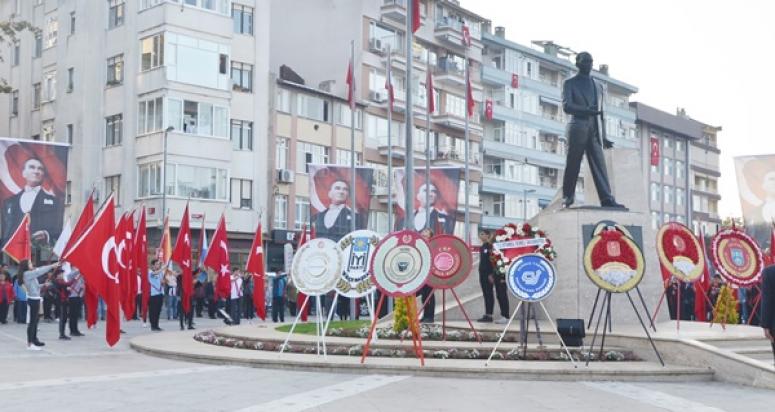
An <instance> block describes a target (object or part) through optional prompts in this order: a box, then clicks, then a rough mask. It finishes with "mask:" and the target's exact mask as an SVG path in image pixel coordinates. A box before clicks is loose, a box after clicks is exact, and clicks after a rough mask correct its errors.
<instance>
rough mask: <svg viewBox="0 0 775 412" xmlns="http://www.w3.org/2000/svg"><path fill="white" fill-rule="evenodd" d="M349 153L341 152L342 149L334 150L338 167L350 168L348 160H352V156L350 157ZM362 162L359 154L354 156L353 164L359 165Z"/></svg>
mask: <svg viewBox="0 0 775 412" xmlns="http://www.w3.org/2000/svg"><path fill="white" fill-rule="evenodd" d="M350 154H351V152H350V151H349V150H343V149H336V164H338V165H340V166H350V159H352V156H350ZM362 161H363V155H362V154H360V153H356V154H355V164H356V165H361V162H362Z"/></svg>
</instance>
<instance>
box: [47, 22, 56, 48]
mask: <svg viewBox="0 0 775 412" xmlns="http://www.w3.org/2000/svg"><path fill="white" fill-rule="evenodd" d="M58 34H59V20H57V18H56V17H54V16H50V17H48V18H47V19H46V48H47V49H48V48H49V47H54V46H56V44H57V35H58Z"/></svg>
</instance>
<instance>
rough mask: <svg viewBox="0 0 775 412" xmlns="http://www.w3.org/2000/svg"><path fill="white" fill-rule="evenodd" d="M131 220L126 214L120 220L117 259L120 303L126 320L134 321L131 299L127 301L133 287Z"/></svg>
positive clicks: (117, 230)
mask: <svg viewBox="0 0 775 412" xmlns="http://www.w3.org/2000/svg"><path fill="white" fill-rule="evenodd" d="M129 219H130V218H129V217H128V215H126V214H124V215H122V216H121V218H119V220H118V225H116V258H117V260H118V280H119V281H118V284H119V291H120V292H121V299H119V302H120V303H121V310H122V311H123V312H124V319H126V320H130V319H132V311H131V309H132V308H131V307H130V302H129V299H127V295H128V294H129V290H128V289H129V287H130V286H131V285H130V283H129V278H130V276H131V273H130V271H129V270H130V269H129V267H128V265H127V257H128V251H127V240H126V234H127V228H128V226H129ZM130 236H131V235H130ZM130 241H131V238H130Z"/></svg>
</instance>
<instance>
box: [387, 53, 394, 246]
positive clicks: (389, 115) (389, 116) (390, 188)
mask: <svg viewBox="0 0 775 412" xmlns="http://www.w3.org/2000/svg"><path fill="white" fill-rule="evenodd" d="M390 46H391V44H390V42H388V45H387V56H388V58H387V81H388V84H389V85H390V88H391V89H392V88H393V78H392V73H393V70H392V69H393V61H392V60H391V57H392V56H391V54H392V50H391V47H390ZM390 94H391V91H390V90H388V113H387V121H388V125H387V134H388V159H387V167H388V175H387V186H388V203H387V208H388V233H390V232H392V231H393V230H394V229H395V227H394V226H393V134H392V128H393V104H392V103H393V102H392V101H391V100H390Z"/></svg>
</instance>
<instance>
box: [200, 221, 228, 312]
mask: <svg viewBox="0 0 775 412" xmlns="http://www.w3.org/2000/svg"><path fill="white" fill-rule="evenodd" d="M204 266H205V267H208V268H210V269H212V270H213V271H215V273H216V274H217V276H218V277H217V280H216V283H215V295H216V297H217V298H218V299H228V298H229V297H230V296H231V267H230V266H231V264H230V261H229V242H228V238H227V235H226V217H225V216H224V215H221V219H220V220H219V221H218V227H217V228H216V229H215V233H214V234H213V239H212V243H211V244H210V248H209V249H208V250H207V256H205V260H204Z"/></svg>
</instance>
